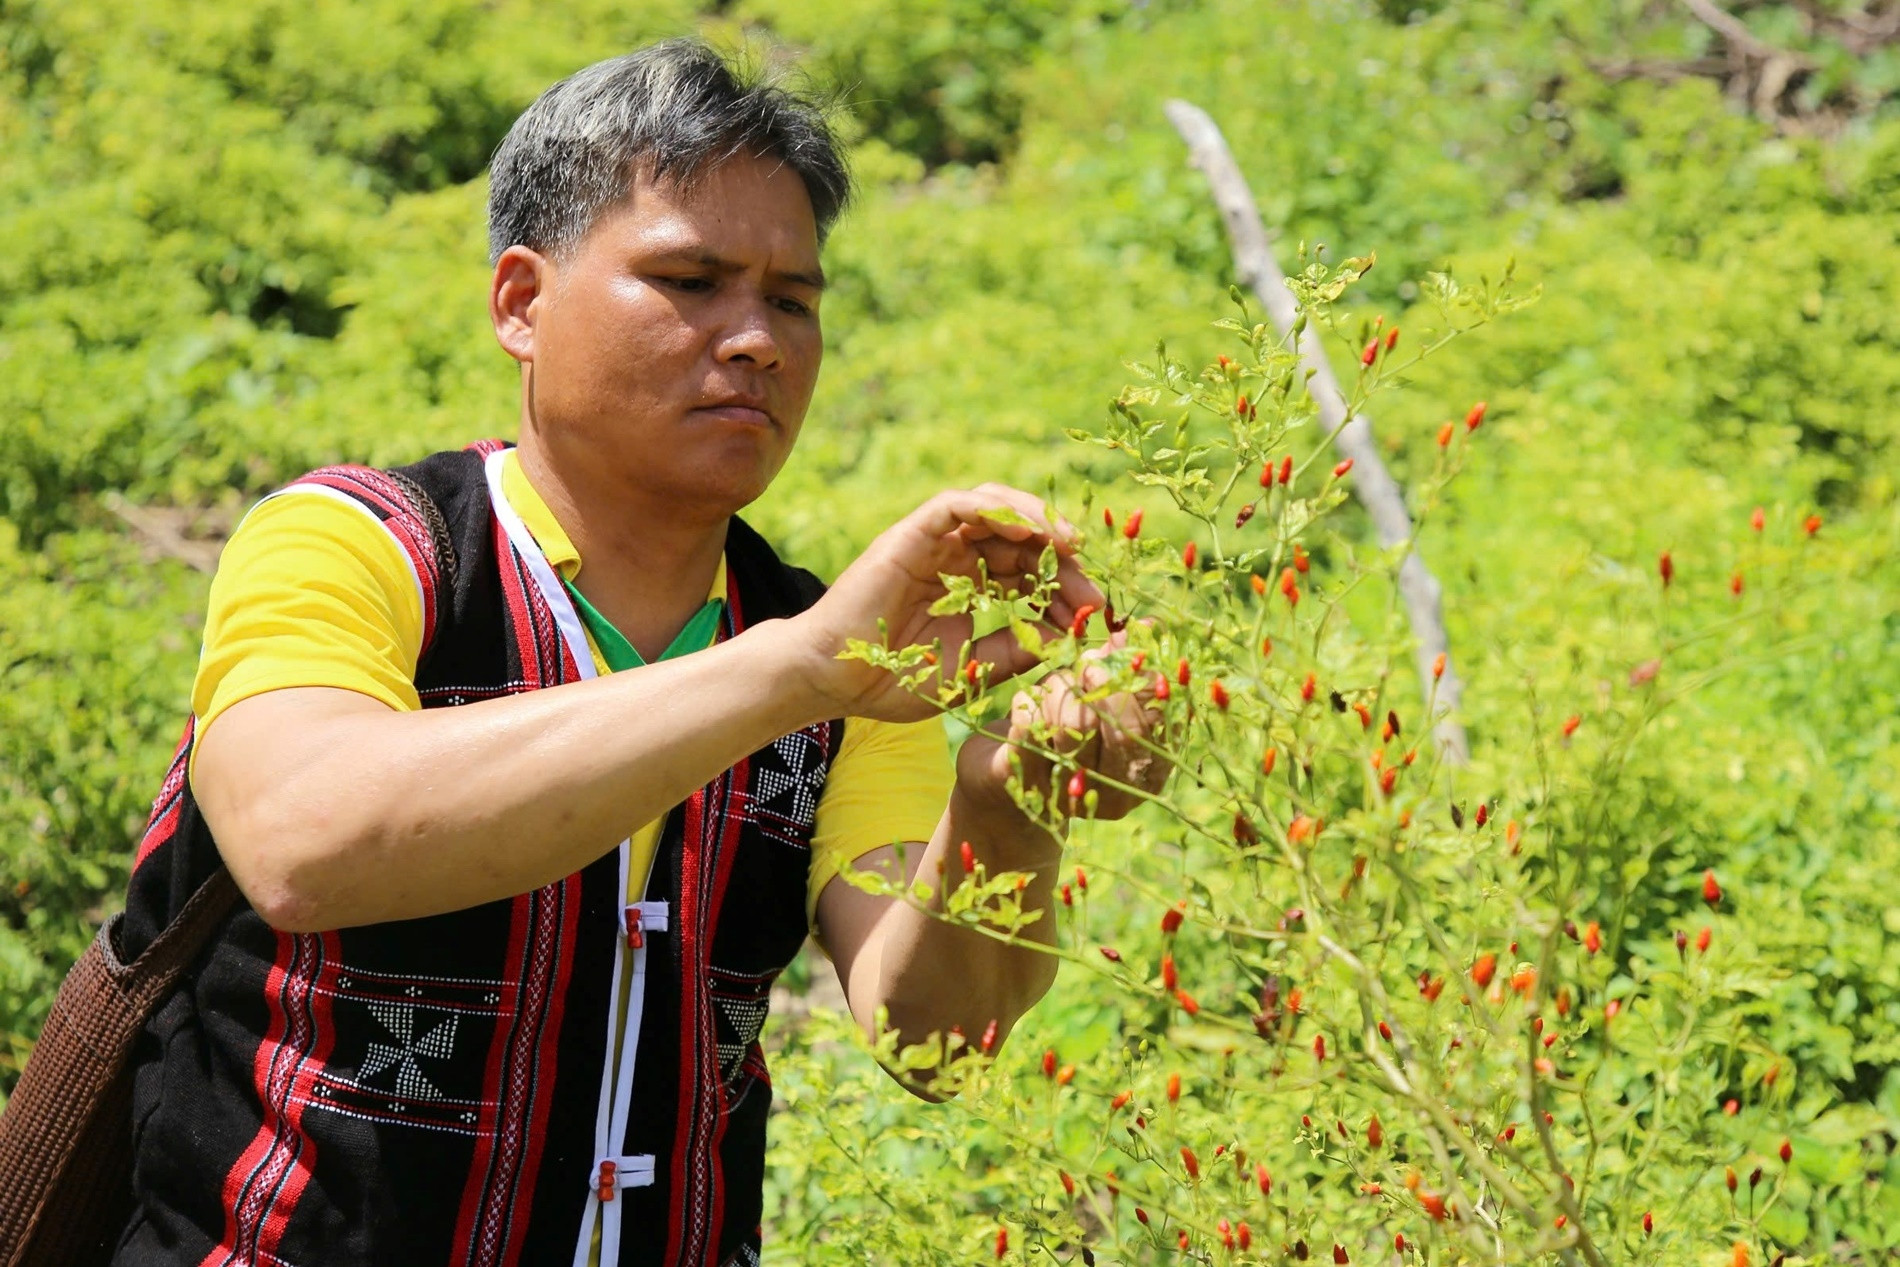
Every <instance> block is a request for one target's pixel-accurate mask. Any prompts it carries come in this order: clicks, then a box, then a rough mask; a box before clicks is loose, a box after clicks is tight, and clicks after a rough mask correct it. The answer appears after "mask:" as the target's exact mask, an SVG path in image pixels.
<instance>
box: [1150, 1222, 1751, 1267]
mask: <svg viewBox="0 0 1900 1267" xmlns="http://www.w3.org/2000/svg"><path fill="white" fill-rule="evenodd" d="M1174 1243H1175V1244H1176V1245H1179V1246H1180V1247H1181V1252H1182V1253H1184V1254H1185V1253H1186V1252H1187V1247H1188V1246H1189V1245H1190V1244H1192V1243H1193V1238H1192V1237H1190V1236H1189V1235H1188V1230H1187V1229H1186V1228H1182V1229H1181V1230H1180V1231H1179V1232H1177V1233H1175V1237H1174ZM1742 1267H1748V1264H1746V1263H1743V1264H1742Z"/></svg>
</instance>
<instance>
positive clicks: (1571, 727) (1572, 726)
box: [1564, 713, 1583, 739]
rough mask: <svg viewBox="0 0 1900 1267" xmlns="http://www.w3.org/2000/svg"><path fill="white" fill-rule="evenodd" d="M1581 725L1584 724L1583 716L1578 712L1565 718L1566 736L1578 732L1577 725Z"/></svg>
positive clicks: (1566, 737) (1568, 736)
mask: <svg viewBox="0 0 1900 1267" xmlns="http://www.w3.org/2000/svg"><path fill="white" fill-rule="evenodd" d="M1581 725H1583V718H1582V717H1581V716H1579V715H1577V714H1576V713H1572V714H1571V715H1570V716H1568V717H1566V718H1564V738H1565V739H1568V738H1570V736H1572V735H1574V734H1576V733H1577V727H1579V726H1581Z"/></svg>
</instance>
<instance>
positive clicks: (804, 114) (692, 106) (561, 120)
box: [488, 38, 851, 265]
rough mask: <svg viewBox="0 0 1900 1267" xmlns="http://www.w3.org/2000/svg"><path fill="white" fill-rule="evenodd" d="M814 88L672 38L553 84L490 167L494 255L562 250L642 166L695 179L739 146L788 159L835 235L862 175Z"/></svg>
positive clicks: (661, 178) (659, 176)
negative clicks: (514, 249) (851, 165)
mask: <svg viewBox="0 0 1900 1267" xmlns="http://www.w3.org/2000/svg"><path fill="white" fill-rule="evenodd" d="M827 114H828V108H827V105H826V103H825V102H824V101H822V100H821V99H820V98H819V97H818V96H817V95H816V94H815V93H814V92H812V91H809V90H805V89H801V88H793V87H790V86H788V85H786V84H785V83H784V82H782V81H779V80H776V79H773V78H770V77H767V76H766V75H765V74H763V73H762V72H760V71H759V70H757V69H756V68H755V67H752V66H748V65H744V64H739V63H736V62H734V61H731V60H728V59H727V58H725V57H723V56H721V55H720V54H719V52H717V51H716V50H715V49H713V48H712V47H711V46H710V45H708V44H706V43H704V42H703V41H701V40H697V39H689V38H680V39H670V40H662V41H660V42H659V43H657V44H651V45H649V46H647V47H646V48H643V49H640V50H639V51H637V52H633V53H627V54H624V55H622V56H620V57H612V58H609V59H608V60H606V61H604V62H596V63H595V64H594V65H592V66H589V67H587V69H585V70H582V71H578V72H576V73H575V74H573V75H570V76H568V77H567V78H566V79H563V80H562V81H561V82H560V83H558V84H555V85H554V86H553V87H552V88H549V89H548V90H547V91H546V92H544V93H542V94H541V96H540V97H539V98H537V99H536V101H535V103H534V104H533V105H531V106H529V107H528V108H527V109H526V110H524V111H523V112H522V114H521V117H520V118H518V119H516V120H515V123H514V126H513V127H511V128H509V129H508V135H507V136H506V137H504V138H503V139H502V143H501V145H500V146H499V147H497V148H496V150H495V157H494V159H493V161H492V162H491V164H490V168H489V186H488V262H489V263H490V264H491V265H493V264H494V263H495V261H497V260H499V259H500V258H501V254H502V252H503V251H505V250H507V249H508V248H509V247H511V246H516V245H520V246H526V247H529V248H530V249H532V250H535V251H539V252H541V253H542V254H544V255H558V254H560V253H561V252H563V251H566V250H568V249H569V248H571V247H573V246H574V245H575V244H576V243H578V242H579V241H580V240H581V239H582V238H584V237H586V236H587V232H588V230H589V229H591V228H593V227H594V224H595V222H596V221H597V220H599V219H600V216H601V214H602V213H603V212H605V211H606V210H608V209H609V208H610V207H613V206H615V205H617V204H619V203H620V202H622V201H624V200H625V199H626V197H627V195H628V193H629V192H630V191H631V190H632V186H633V180H634V178H635V177H636V176H645V177H647V178H648V179H649V180H652V181H654V182H656V183H666V184H672V185H674V186H675V187H677V188H685V187H689V186H690V185H691V184H692V183H693V182H694V181H695V180H696V179H697V178H698V177H700V176H702V175H704V174H705V173H706V172H707V171H709V170H711V169H712V168H714V167H716V166H718V165H719V164H720V163H722V162H724V161H725V160H727V159H729V158H732V157H734V156H736V155H739V154H752V155H756V156H758V157H760V158H774V159H778V160H779V161H780V162H783V163H784V164H786V165H787V166H789V167H790V168H791V169H792V170H793V171H794V172H796V173H797V174H798V176H799V178H800V179H801V180H802V181H803V182H804V184H805V192H806V193H807V194H808V195H809V196H810V198H811V208H812V215H813V217H814V218H815V219H816V220H817V222H818V240H819V242H820V243H823V242H824V240H825V237H826V235H827V234H829V233H830V231H831V226H832V225H833V224H834V223H836V221H837V219H838V216H839V215H840V214H841V213H842V212H843V211H844V209H845V206H846V205H847V204H848V203H849V202H850V200H851V176H850V172H849V170H848V169H847V168H846V166H845V161H844V157H843V155H842V154H841V153H840V151H839V145H838V139H837V137H836V135H835V134H834V132H833V131H832V128H831V125H830V122H829V120H828V118H827Z"/></svg>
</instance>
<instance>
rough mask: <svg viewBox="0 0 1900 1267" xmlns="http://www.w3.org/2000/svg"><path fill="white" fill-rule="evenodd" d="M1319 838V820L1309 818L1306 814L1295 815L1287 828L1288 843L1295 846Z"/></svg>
mask: <svg viewBox="0 0 1900 1267" xmlns="http://www.w3.org/2000/svg"><path fill="white" fill-rule="evenodd" d="M1318 836H1319V822H1318V820H1317V819H1313V818H1309V817H1307V816H1306V815H1305V814H1295V815H1294V816H1293V821H1292V822H1290V823H1288V824H1287V826H1286V838H1287V840H1288V842H1290V843H1292V844H1295V845H1297V844H1299V843H1300V842H1301V841H1303V840H1308V839H1314V838H1317V837H1318Z"/></svg>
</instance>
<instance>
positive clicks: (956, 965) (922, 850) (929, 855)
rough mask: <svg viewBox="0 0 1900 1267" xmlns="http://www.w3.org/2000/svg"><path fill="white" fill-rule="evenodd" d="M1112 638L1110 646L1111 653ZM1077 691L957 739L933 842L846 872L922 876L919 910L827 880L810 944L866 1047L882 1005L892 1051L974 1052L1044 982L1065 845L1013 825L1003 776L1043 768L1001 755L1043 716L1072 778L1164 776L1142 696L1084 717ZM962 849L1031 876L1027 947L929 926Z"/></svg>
mask: <svg viewBox="0 0 1900 1267" xmlns="http://www.w3.org/2000/svg"><path fill="white" fill-rule="evenodd" d="M1122 639H1123V635H1116V637H1115V639H1114V640H1113V642H1112V643H1111V645H1113V643H1119V642H1120V641H1122ZM1097 654H1099V653H1097ZM1082 676H1083V678H1084V679H1085V681H1087V682H1088V683H1089V684H1090V685H1094V684H1096V683H1098V682H1099V681H1100V677H1099V670H1093V669H1086V668H1085V670H1084V671H1083V674H1082ZM1081 693H1082V692H1081V691H1080V690H1079V689H1078V687H1077V686H1076V683H1075V682H1074V680H1073V678H1072V677H1071V676H1070V675H1053V676H1052V677H1051V679H1049V680H1048V681H1046V682H1044V683H1042V684H1040V685H1039V686H1038V687H1037V688H1036V689H1035V690H1034V691H1033V692H1023V693H1019V694H1018V695H1017V696H1016V700H1015V702H1014V704H1013V706H1012V708H1011V718H1010V723H1009V726H1008V730H1007V732H1006V733H1005V734H1002V735H991V734H977V735H973V736H971V737H970V738H969V739H968V740H966V741H965V742H964V745H963V748H962V750H961V751H960V752H959V753H958V754H957V782H956V786H955V788H954V789H953V790H952V792H951V794H950V801H949V804H948V805H947V806H946V807H945V809H944V813H943V817H942V818H941V820H939V822H938V824H937V829H936V831H935V833H934V834H933V835H932V836H931V838H930V840H929V841H928V842H913V843H912V844H910V845H908V846H906V848H905V850H904V858H903V861H902V863H901V864H900V861H899V857H898V850H897V849H896V847H894V846H886V847H885V848H882V849H877V850H874V851H872V852H871V853H869V854H866V855H865V856H864V857H863V858H860V859H859V860H858V861H857V863H856V864H854V865H855V866H856V867H857V869H859V870H861V871H877V872H881V873H882V874H884V875H885V876H887V877H889V878H891V879H897V878H899V877H900V876H901V877H902V878H903V879H904V880H905V882H906V883H909V882H912V881H915V880H916V879H917V878H918V877H919V876H922V877H923V878H924V879H925V881H926V883H928V884H929V885H930V886H931V896H930V898H929V899H928V900H927V901H925V902H923V903H921V904H920V905H919V906H912V905H910V904H909V903H907V902H905V901H903V900H901V899H899V898H894V897H882V896H878V895H876V894H871V893H866V892H864V891H863V890H861V889H856V888H853V887H852V886H851V885H849V884H847V883H844V882H842V881H838V880H834V881H832V882H831V883H830V884H828V885H827V886H826V887H825V890H824V892H823V894H822V895H820V897H819V904H818V920H819V928H820V933H821V935H822V936H823V939H824V943H825V946H826V948H827V949H828V950H829V952H830V953H831V956H832V960H833V962H834V963H835V964H836V965H837V969H838V979H839V981H840V982H842V983H843V985H844V989H845V997H846V999H847V1001H848V1002H849V1004H850V1007H851V1014H852V1017H853V1018H854V1019H855V1020H856V1021H857V1022H858V1024H859V1026H860V1027H861V1028H862V1029H863V1030H864V1032H865V1034H866V1035H867V1036H869V1037H871V1038H873V1039H875V1037H876V1018H877V1011H878V1008H879V1007H884V1008H887V1009H888V1014H887V1015H888V1020H889V1024H890V1027H891V1028H892V1029H894V1030H896V1031H897V1032H898V1043H899V1046H910V1045H912V1044H915V1043H919V1042H923V1041H925V1040H926V1039H928V1038H929V1036H930V1035H931V1034H932V1033H933V1032H940V1033H941V1032H947V1031H948V1030H949V1029H950V1028H951V1027H952V1026H956V1027H959V1028H960V1029H961V1030H962V1031H963V1033H964V1035H965V1036H966V1037H968V1038H969V1039H970V1040H971V1041H972V1042H974V1041H976V1039H977V1036H979V1035H981V1034H982V1033H983V1031H984V1030H985V1029H986V1028H987V1027H988V1026H989V1025H990V1024H991V1023H992V1022H994V1023H995V1025H996V1032H997V1036H998V1042H999V1044H1000V1042H1001V1040H1002V1039H1003V1038H1005V1037H1007V1035H1008V1034H1009V1031H1010V1029H1011V1028H1012V1027H1014V1025H1015V1024H1016V1021H1017V1020H1018V1019H1019V1018H1020V1017H1021V1016H1022V1014H1023V1013H1024V1012H1026V1011H1028V1010H1029V1009H1030V1008H1031V1007H1033V1006H1034V1005H1035V1003H1036V1001H1037V1000H1038V999H1040V998H1042V996H1043V995H1044V994H1045V993H1047V992H1048V989H1049V987H1050V985H1052V984H1053V983H1054V981H1055V978H1056V957H1055V956H1054V955H1053V954H1050V953H1049V952H1048V951H1046V950H1043V949H1039V947H1047V946H1054V945H1055V943H1056V906H1055V903H1054V902H1053V900H1052V899H1053V897H1054V895H1055V888H1056V883H1057V873H1058V870H1059V867H1060V864H1061V861H1062V842H1061V840H1060V839H1059V838H1058V837H1056V836H1055V835H1053V834H1052V833H1051V831H1050V830H1049V828H1048V827H1047V826H1045V825H1044V824H1042V823H1038V822H1036V821H1034V820H1032V819H1030V818H1029V817H1027V816H1026V815H1025V814H1023V813H1022V811H1021V810H1019V809H1018V808H1017V806H1016V804H1015V802H1014V801H1013V800H1012V799H1011V798H1010V796H1009V793H1008V791H1007V790H1006V781H1007V779H1008V777H1009V774H1010V771H1011V769H1012V765H1014V767H1015V768H1018V769H1020V770H1021V772H1022V776H1023V778H1024V779H1025V781H1026V782H1028V783H1030V784H1032V785H1035V786H1042V787H1047V786H1049V779H1050V774H1051V770H1052V767H1051V764H1050V763H1049V761H1048V760H1047V759H1045V758H1043V757H1041V756H1039V755H1036V754H1035V753H1033V752H1032V751H1029V750H1022V749H1017V750H1014V751H1013V750H1012V749H1014V748H1015V745H1016V744H1018V743H1020V741H1022V740H1023V739H1024V737H1025V736H1026V735H1027V734H1028V733H1029V731H1030V729H1031V726H1032V722H1033V721H1034V720H1035V719H1036V718H1037V716H1038V715H1040V719H1041V720H1043V721H1046V722H1048V723H1049V724H1050V725H1051V726H1053V727H1055V728H1057V729H1058V730H1059V731H1060V732H1061V733H1063V734H1064V735H1066V736H1067V737H1066V739H1065V740H1063V741H1060V743H1061V746H1067V747H1072V748H1073V751H1074V756H1075V759H1076V761H1077V764H1078V765H1080V766H1082V767H1083V768H1086V769H1091V770H1095V771H1098V772H1100V773H1103V774H1106V775H1109V776H1110V777H1112V778H1113V779H1114V780H1116V781H1117V782H1120V783H1125V784H1127V785H1129V786H1130V787H1134V788H1140V789H1143V790H1145V791H1149V792H1153V791H1158V790H1159V789H1160V787H1161V785H1162V783H1163V782H1164V781H1165V780H1166V778H1167V775H1168V767H1167V765H1166V764H1165V763H1164V762H1162V761H1159V760H1158V759H1156V758H1155V757H1154V756H1153V755H1152V753H1150V751H1149V750H1148V747H1147V745H1146V742H1145V741H1146V740H1147V739H1149V737H1150V736H1151V734H1152V732H1153V729H1154V726H1155V725H1156V724H1157V723H1158V721H1159V716H1158V714H1156V713H1155V712H1154V711H1153V710H1152V709H1151V708H1149V707H1148V701H1147V700H1146V699H1145V698H1138V697H1135V696H1127V695H1123V696H1113V697H1110V698H1109V699H1107V700H1105V701H1102V702H1101V703H1099V704H1096V705H1094V706H1085V705H1083V704H1082V703H1081V702H1080V695H1081ZM1139 803H1140V798H1139V797H1137V796H1135V795H1133V794H1131V793H1127V792H1121V791H1117V790H1110V789H1107V788H1101V789H1098V791H1097V804H1096V806H1095V813H1096V816H1097V817H1100V818H1119V817H1122V816H1123V815H1125V814H1127V813H1128V812H1129V811H1130V810H1132V809H1133V808H1134V807H1135V806H1136V805H1137V804H1139ZM1057 805H1058V808H1064V807H1066V808H1068V809H1070V810H1075V809H1077V808H1078V807H1075V806H1070V805H1067V798H1066V795H1064V796H1061V797H1059V798H1058V802H1057ZM966 840H967V841H969V842H971V848H972V849H973V850H974V851H975V856H976V860H977V861H978V862H980V863H981V864H982V865H983V866H984V867H985V868H987V869H988V871H989V872H990V874H992V875H994V874H996V873H997V872H1000V871H1027V872H1029V873H1030V881H1029V884H1028V886H1027V887H1026V888H1025V889H1024V890H1023V891H1022V893H1021V894H1020V898H1021V901H1022V906H1023V910H1024V911H1025V912H1031V911H1039V912H1041V913H1042V917H1041V918H1040V919H1038V920H1036V921H1035V922H1034V923H1032V924H1030V925H1029V926H1028V927H1027V928H1025V929H1023V930H1022V931H1021V932H1020V933H1018V934H1017V942H1018V943H1025V944H1012V943H1010V942H1005V941H1001V940H999V939H997V938H996V937H993V936H991V935H989V934H988V933H985V932H981V931H978V930H976V929H973V928H969V927H966V926H963V925H959V924H952V923H949V922H947V921H945V920H943V919H941V918H939V917H938V916H939V915H940V914H941V912H942V911H943V910H944V909H945V897H946V895H947V894H948V893H949V892H950V891H952V890H954V889H955V888H956V887H957V886H958V885H959V884H961V883H962V882H963V879H964V872H963V864H962V860H961V857H960V852H961V850H960V845H961V843H962V842H963V841H966ZM939 866H941V867H942V871H941V879H939V878H938V877H939V871H938V868H939ZM905 1086H906V1089H908V1090H909V1091H911V1092H912V1093H913V1094H915V1095H917V1096H919V1097H920V1098H922V1099H926V1100H934V1099H936V1098H938V1097H936V1096H934V1095H932V1094H930V1093H929V1092H926V1091H924V1090H922V1089H921V1088H919V1087H917V1086H915V1085H912V1084H910V1083H905Z"/></svg>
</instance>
